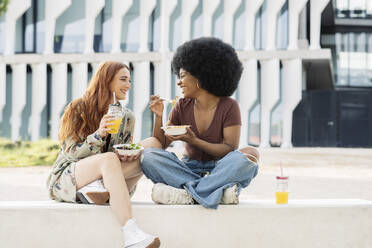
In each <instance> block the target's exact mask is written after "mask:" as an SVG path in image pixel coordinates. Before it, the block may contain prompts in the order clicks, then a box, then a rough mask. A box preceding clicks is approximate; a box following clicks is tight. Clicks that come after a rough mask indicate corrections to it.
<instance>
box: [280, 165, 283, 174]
mask: <svg viewBox="0 0 372 248" xmlns="http://www.w3.org/2000/svg"><path fill="white" fill-rule="evenodd" d="M280 174H281V176H282V177H283V166H282V161H280Z"/></svg>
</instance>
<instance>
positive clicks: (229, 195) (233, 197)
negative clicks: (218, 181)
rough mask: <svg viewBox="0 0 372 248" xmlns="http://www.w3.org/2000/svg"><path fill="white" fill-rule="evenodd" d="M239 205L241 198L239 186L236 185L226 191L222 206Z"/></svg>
mask: <svg viewBox="0 0 372 248" xmlns="http://www.w3.org/2000/svg"><path fill="white" fill-rule="evenodd" d="M238 203H239V196H238V185H236V184H234V185H233V186H231V187H228V188H227V189H224V191H223V195H222V198H221V204H238Z"/></svg>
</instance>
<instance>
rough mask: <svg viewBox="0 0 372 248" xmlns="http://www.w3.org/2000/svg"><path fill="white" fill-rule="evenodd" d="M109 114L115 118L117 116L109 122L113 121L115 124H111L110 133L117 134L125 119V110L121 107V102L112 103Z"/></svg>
mask: <svg viewBox="0 0 372 248" xmlns="http://www.w3.org/2000/svg"><path fill="white" fill-rule="evenodd" d="M107 114H109V115H112V116H113V118H115V119H114V120H113V121H110V122H108V123H113V125H111V126H109V128H110V130H109V131H108V133H110V134H117V133H118V132H119V129H120V124H121V120H122V119H123V111H122V109H121V105H120V104H118V103H117V104H110V105H109V109H108V113H107Z"/></svg>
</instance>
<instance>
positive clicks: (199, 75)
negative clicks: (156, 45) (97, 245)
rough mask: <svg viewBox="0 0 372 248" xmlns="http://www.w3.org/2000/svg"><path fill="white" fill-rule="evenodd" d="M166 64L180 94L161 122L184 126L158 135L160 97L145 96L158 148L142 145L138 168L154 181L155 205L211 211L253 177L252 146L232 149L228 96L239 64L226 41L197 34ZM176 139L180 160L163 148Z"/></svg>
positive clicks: (234, 111) (234, 125)
mask: <svg viewBox="0 0 372 248" xmlns="http://www.w3.org/2000/svg"><path fill="white" fill-rule="evenodd" d="M172 67H173V72H174V73H175V74H176V75H177V76H178V77H179V81H178V82H177V85H178V86H179V87H180V88H181V89H182V93H183V95H184V97H183V98H181V99H180V100H179V101H178V102H177V104H176V105H175V107H174V108H173V110H172V112H171V114H170V116H169V120H168V122H167V125H169V126H170V125H189V127H188V128H187V133H186V134H183V135H177V136H171V135H166V134H164V132H163V130H162V129H161V127H162V123H163V120H162V115H163V109H164V105H163V102H162V99H161V98H160V97H159V96H151V103H150V109H151V111H152V112H153V113H154V114H155V125H154V131H153V137H155V138H156V139H157V140H158V141H159V144H158V147H159V148H148V149H145V151H144V153H143V159H142V162H141V166H142V170H143V172H144V174H145V175H146V176H147V177H148V178H149V179H151V180H152V181H153V182H154V183H155V185H154V188H153V191H152V199H153V201H154V202H156V203H160V204H194V203H199V204H201V205H202V206H204V207H206V208H213V209H216V208H217V207H218V204H237V203H238V199H239V198H238V196H239V193H240V190H241V189H242V188H244V187H247V186H248V184H249V183H250V182H251V180H252V179H253V178H254V177H255V176H256V175H257V171H258V165H257V162H258V157H259V155H258V152H257V150H256V149H255V148H253V147H246V148H243V149H241V150H237V148H238V146H239V137H240V127H241V117H240V110H239V105H238V103H237V102H236V101H235V100H234V99H232V98H230V97H229V96H231V95H232V94H233V93H234V91H235V90H236V88H237V87H238V83H239V80H240V77H241V74H242V71H243V67H242V64H241V62H240V61H239V59H238V56H237V54H236V52H235V50H234V48H232V47H231V46H230V45H228V44H226V43H224V42H222V41H221V40H219V39H216V38H199V39H194V40H191V41H188V42H186V43H184V44H183V45H181V46H180V47H178V49H177V51H176V53H175V55H174V57H173V61H172ZM177 140H181V141H183V142H184V143H185V154H184V156H183V158H182V159H181V160H180V159H178V158H177V156H176V155H175V154H174V153H172V152H169V151H166V150H165V149H166V148H167V147H168V146H169V145H170V143H171V142H173V141H177ZM153 147H156V146H153ZM160 147H161V148H160Z"/></svg>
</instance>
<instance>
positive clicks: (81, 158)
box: [47, 62, 160, 247]
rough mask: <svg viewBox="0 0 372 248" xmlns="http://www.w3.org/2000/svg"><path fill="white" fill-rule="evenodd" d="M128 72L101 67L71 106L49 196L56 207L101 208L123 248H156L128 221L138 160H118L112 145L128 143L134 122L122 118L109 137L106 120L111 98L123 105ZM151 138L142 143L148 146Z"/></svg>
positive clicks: (107, 65)
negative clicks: (115, 224) (106, 207)
mask: <svg viewBox="0 0 372 248" xmlns="http://www.w3.org/2000/svg"><path fill="white" fill-rule="evenodd" d="M130 78H131V76H130V69H129V67H128V66H126V65H125V64H122V63H118V62H105V63H103V64H102V65H101V66H100V67H99V69H98V70H97V72H96V73H95V75H94V76H93V78H92V79H91V81H90V84H89V87H88V88H87V90H86V91H85V93H84V95H83V96H82V97H80V98H78V99H75V100H73V101H72V102H71V103H70V104H69V105H68V106H67V108H66V110H65V113H64V115H63V117H62V123H61V129H60V132H59V135H58V137H59V141H60V145H61V151H60V153H59V155H58V158H57V160H56V162H55V163H54V165H53V167H52V170H51V172H50V175H49V177H48V182H47V185H48V191H49V196H50V197H51V198H52V199H54V200H57V201H66V202H80V201H82V202H83V203H95V204H105V203H106V201H107V200H108V198H109V204H110V206H111V209H112V211H113V212H114V214H115V216H116V217H117V219H118V221H119V222H120V224H121V226H122V230H123V235H124V241H125V244H124V247H159V246H160V241H159V239H158V238H157V237H155V236H152V235H150V234H146V233H144V232H143V231H142V230H141V229H139V227H138V226H137V224H136V222H135V221H134V219H133V217H132V211H131V204H130V196H131V195H132V194H133V193H134V190H135V187H136V184H137V182H138V180H139V179H140V177H141V176H142V171H141V167H140V162H139V156H140V155H137V156H119V155H118V154H116V153H114V152H113V148H112V146H113V145H115V144H123V143H131V142H132V141H133V131H134V122H135V118H134V115H133V113H132V112H131V111H130V110H129V109H127V108H125V107H122V110H123V112H124V116H123V119H122V122H121V126H120V129H119V132H118V133H117V134H109V133H108V131H109V130H110V128H109V127H110V126H111V125H112V124H111V123H110V121H113V116H111V115H108V114H106V113H107V111H108V107H109V104H110V103H113V101H114V99H113V95H114V93H115V96H116V99H117V100H124V99H125V98H126V95H127V92H128V91H129V89H130V88H131V81H130ZM151 143H152V141H151V138H150V139H147V140H145V141H143V142H142V145H143V146H144V147H149V146H151Z"/></svg>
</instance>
